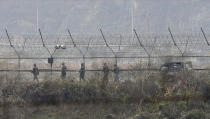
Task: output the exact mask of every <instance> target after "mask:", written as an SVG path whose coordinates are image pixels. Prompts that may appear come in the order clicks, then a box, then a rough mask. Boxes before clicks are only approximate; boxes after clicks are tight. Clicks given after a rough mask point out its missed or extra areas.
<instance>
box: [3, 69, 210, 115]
mask: <svg viewBox="0 0 210 119" xmlns="http://www.w3.org/2000/svg"><path fill="white" fill-rule="evenodd" d="M198 77H199V78H198ZM163 78H164V79H163ZM167 78H168V76H167V74H158V73H157V74H155V73H154V74H152V73H151V74H150V75H149V76H148V77H147V78H146V79H142V78H138V76H136V80H134V81H130V80H127V81H124V82H117V83H114V82H109V84H108V85H106V87H105V88H101V85H103V84H101V83H102V81H100V80H95V79H93V80H90V81H89V82H72V81H69V80H44V81H42V82H39V83H37V82H26V81H22V80H14V79H8V80H7V81H4V80H1V81H2V82H1V84H0V86H1V93H0V94H1V98H0V104H1V107H0V110H1V113H0V115H1V118H7V119H28V118H30V119H69V118H71V119H87V118H89V119H208V118H210V115H209V114H210V113H209V110H210V101H209V97H210V96H209V91H210V82H209V79H208V74H207V73H192V72H188V73H186V72H184V73H179V74H176V75H174V76H173V77H172V78H173V82H167V81H165V80H167ZM170 78H171V77H170ZM98 79H99V78H98ZM164 81H165V82H164Z"/></svg>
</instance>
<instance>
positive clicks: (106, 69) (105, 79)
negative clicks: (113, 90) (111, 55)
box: [102, 63, 109, 88]
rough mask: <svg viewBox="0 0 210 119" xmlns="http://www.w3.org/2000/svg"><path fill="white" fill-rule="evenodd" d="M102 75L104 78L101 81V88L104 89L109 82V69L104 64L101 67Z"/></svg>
mask: <svg viewBox="0 0 210 119" xmlns="http://www.w3.org/2000/svg"><path fill="white" fill-rule="evenodd" d="M103 73H104V77H103V80H102V88H105V87H106V86H107V84H108V82H109V78H108V76H109V67H108V66H107V64H106V63H104V66H103Z"/></svg>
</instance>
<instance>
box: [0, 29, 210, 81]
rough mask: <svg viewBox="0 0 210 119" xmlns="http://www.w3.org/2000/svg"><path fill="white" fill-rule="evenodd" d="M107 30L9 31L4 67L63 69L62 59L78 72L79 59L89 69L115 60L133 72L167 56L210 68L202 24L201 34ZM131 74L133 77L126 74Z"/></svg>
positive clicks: (1, 55) (0, 56)
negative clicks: (61, 32)
mask: <svg viewBox="0 0 210 119" xmlns="http://www.w3.org/2000/svg"><path fill="white" fill-rule="evenodd" d="M133 31H134V32H133V33H134V34H114V35H110V34H106V33H104V32H103V30H102V29H100V30H99V32H98V34H97V35H88V36H86V35H78V34H75V35H74V34H72V33H71V31H70V30H67V33H66V34H62V35H46V34H47V33H43V32H42V31H41V30H40V29H39V33H37V34H34V35H32V34H30V35H18V34H10V33H9V31H7V29H5V34H2V37H1V38H0V40H1V42H0V50H1V52H0V61H1V62H0V64H1V67H0V72H2V73H4V72H6V73H7V72H16V73H18V77H19V78H20V77H21V73H27V72H31V69H32V66H33V64H34V63H36V64H37V65H38V67H39V69H40V72H50V73H51V77H52V75H53V73H54V72H60V64H61V63H62V62H65V63H66V64H67V67H68V70H67V72H72V73H73V72H78V71H79V67H80V64H81V63H85V64H86V67H87V69H86V71H87V72H101V71H102V66H100V65H101V64H102V63H104V62H107V63H108V64H109V66H110V67H111V68H113V66H112V65H114V64H117V65H118V66H119V67H120V71H121V72H128V74H126V73H125V75H126V76H127V77H129V76H130V74H129V72H135V71H137V72H138V71H152V72H153V71H159V68H160V65H161V64H163V63H165V62H173V61H190V62H192V64H193V69H194V70H209V66H210V62H209V59H210V53H209V51H210V43H209V40H208V39H209V37H210V34H206V33H205V31H204V30H203V28H201V32H200V33H198V34H175V33H173V31H172V30H171V29H170V28H168V34H166V35H159V34H141V33H139V32H138V31H137V30H135V29H133ZM128 79H129V78H128Z"/></svg>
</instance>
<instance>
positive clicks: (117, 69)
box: [113, 64, 120, 82]
mask: <svg viewBox="0 0 210 119" xmlns="http://www.w3.org/2000/svg"><path fill="white" fill-rule="evenodd" d="M113 71H114V74H115V78H114V81H115V82H118V81H119V79H120V69H119V67H118V66H117V64H115V65H114V70H113Z"/></svg>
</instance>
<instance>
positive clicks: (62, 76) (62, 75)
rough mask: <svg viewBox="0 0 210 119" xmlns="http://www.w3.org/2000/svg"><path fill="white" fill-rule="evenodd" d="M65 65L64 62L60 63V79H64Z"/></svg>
mask: <svg viewBox="0 0 210 119" xmlns="http://www.w3.org/2000/svg"><path fill="white" fill-rule="evenodd" d="M66 70H67V68H66V65H65V63H62V68H61V79H66Z"/></svg>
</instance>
